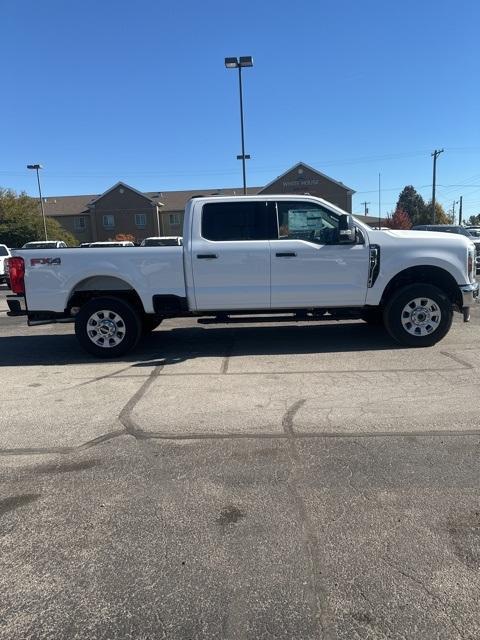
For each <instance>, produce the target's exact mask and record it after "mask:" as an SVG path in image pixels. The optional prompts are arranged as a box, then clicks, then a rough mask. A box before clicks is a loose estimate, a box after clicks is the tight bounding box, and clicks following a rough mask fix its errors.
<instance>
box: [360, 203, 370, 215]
mask: <svg viewBox="0 0 480 640" xmlns="http://www.w3.org/2000/svg"><path fill="white" fill-rule="evenodd" d="M360 204H363V206H364V208H365V210H364V213H363V215H364V216H366V215H368V206H367V205H369V204H370V202H361V203H360Z"/></svg>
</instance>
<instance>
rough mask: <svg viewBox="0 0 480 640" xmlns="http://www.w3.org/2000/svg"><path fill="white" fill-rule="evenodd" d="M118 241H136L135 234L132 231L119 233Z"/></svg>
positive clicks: (116, 237) (116, 238)
mask: <svg viewBox="0 0 480 640" xmlns="http://www.w3.org/2000/svg"><path fill="white" fill-rule="evenodd" d="M115 240H116V241H117V242H135V236H132V234H131V233H117V235H116V236H115Z"/></svg>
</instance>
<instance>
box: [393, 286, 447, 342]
mask: <svg viewBox="0 0 480 640" xmlns="http://www.w3.org/2000/svg"><path fill="white" fill-rule="evenodd" d="M383 318H384V322H385V327H386V329H387V331H388V332H389V334H390V335H391V336H392V338H394V339H395V340H396V341H397V342H399V343H400V344H403V345H406V346H408V347H430V346H431V345H433V344H435V343H436V342H438V341H439V340H441V339H442V338H444V337H445V336H446V334H447V333H448V332H449V330H450V327H451V325H452V319H453V309H452V303H451V301H450V299H449V298H448V296H447V295H446V294H445V293H444V292H443V291H442V290H441V289H439V288H438V287H436V286H434V285H431V284H421V283H419V284H411V285H408V286H406V287H403V288H402V289H400V290H399V291H397V292H395V293H394V294H393V295H392V297H391V298H390V300H389V301H388V303H387V305H386V307H385V311H384V314H383Z"/></svg>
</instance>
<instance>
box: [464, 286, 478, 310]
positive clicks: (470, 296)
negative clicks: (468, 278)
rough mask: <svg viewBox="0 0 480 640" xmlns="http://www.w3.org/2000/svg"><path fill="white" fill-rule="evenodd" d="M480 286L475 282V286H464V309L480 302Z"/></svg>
mask: <svg viewBox="0 0 480 640" xmlns="http://www.w3.org/2000/svg"><path fill="white" fill-rule="evenodd" d="M478 290H479V284H478V282H474V283H473V284H462V285H461V286H460V291H461V292H462V300H463V304H462V306H463V307H471V306H472V304H475V302H480V298H479V297H478Z"/></svg>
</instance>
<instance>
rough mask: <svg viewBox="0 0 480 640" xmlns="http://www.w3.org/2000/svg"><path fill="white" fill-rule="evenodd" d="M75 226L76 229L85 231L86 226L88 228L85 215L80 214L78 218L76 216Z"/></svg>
mask: <svg viewBox="0 0 480 640" xmlns="http://www.w3.org/2000/svg"><path fill="white" fill-rule="evenodd" d="M73 227H74V229H75V231H85V228H86V224H85V216H80V217H78V218H74V220H73Z"/></svg>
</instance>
